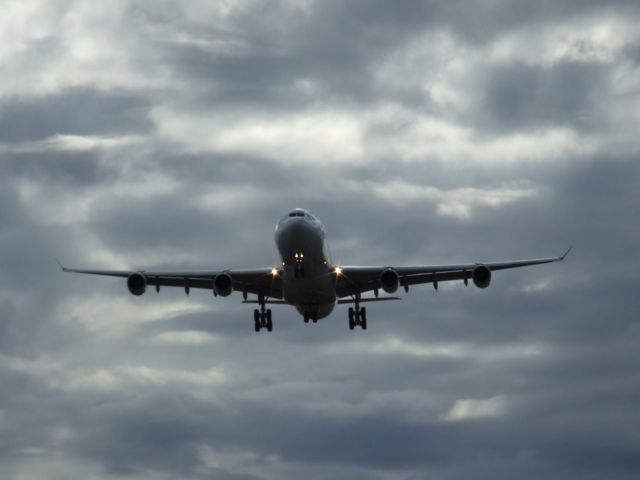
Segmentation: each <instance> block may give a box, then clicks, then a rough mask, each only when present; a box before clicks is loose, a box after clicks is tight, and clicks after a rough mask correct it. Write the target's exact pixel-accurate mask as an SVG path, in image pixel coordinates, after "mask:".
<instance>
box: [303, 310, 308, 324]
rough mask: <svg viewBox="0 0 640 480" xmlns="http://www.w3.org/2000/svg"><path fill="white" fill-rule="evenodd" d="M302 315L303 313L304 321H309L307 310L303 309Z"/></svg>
mask: <svg viewBox="0 0 640 480" xmlns="http://www.w3.org/2000/svg"><path fill="white" fill-rule="evenodd" d="M303 315H304V323H309V312H307V311H305V312H304V314H303Z"/></svg>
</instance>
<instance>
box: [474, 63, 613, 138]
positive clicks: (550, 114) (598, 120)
mask: <svg viewBox="0 0 640 480" xmlns="http://www.w3.org/2000/svg"><path fill="white" fill-rule="evenodd" d="M606 72H607V68H606V66H605V65H602V64H598V63H581V62H571V61H567V62H560V63H557V64H554V65H552V66H550V67H548V68H543V67H534V66H528V65H523V64H514V63H509V64H507V65H503V66H502V67H498V68H495V69H492V71H491V72H490V75H489V76H488V78H487V79H486V81H485V85H484V86H483V88H482V90H483V91H484V92H485V93H484V101H483V102H482V103H481V105H480V106H479V107H480V108H481V110H482V114H481V116H480V120H479V121H478V123H479V125H480V128H484V127H485V125H487V124H488V125H492V126H493V128H494V129H497V130H500V131H507V132H508V131H510V130H518V129H523V128H532V127H534V128H544V127H545V126H553V125H557V126H574V127H577V128H586V129H588V130H594V129H596V128H599V127H601V125H602V123H603V120H604V119H603V118H602V117H601V112H600V107H601V105H602V103H604V102H607V101H608V99H607V98H606V96H603V92H606V91H607V90H608V88H607V79H606Z"/></svg>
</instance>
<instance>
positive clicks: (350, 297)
mask: <svg viewBox="0 0 640 480" xmlns="http://www.w3.org/2000/svg"><path fill="white" fill-rule="evenodd" d="M275 243H276V247H277V249H278V252H279V254H280V259H281V265H279V266H278V267H268V268H257V269H227V270H205V271H191V270H187V271H147V270H82V269H72V268H66V267H64V266H63V265H62V264H60V263H59V262H58V263H59V264H60V267H61V268H62V270H63V271H65V272H73V273H83V274H91V275H105V276H112V277H122V278H126V279H127V288H128V289H129V292H130V293H131V294H132V295H135V296H140V295H142V294H144V293H145V292H146V290H147V287H148V286H154V287H155V289H156V292H158V293H159V292H160V287H161V286H162V287H181V288H184V291H185V293H186V294H187V295H188V294H189V291H190V289H191V288H201V289H206V290H212V291H213V295H214V296H221V297H227V296H229V295H231V293H232V292H234V291H237V292H242V296H243V299H244V301H243V302H242V303H252V304H257V306H259V309H258V308H256V309H255V310H254V312H253V320H254V328H255V331H256V332H260V330H262V329H266V330H267V331H269V332H271V331H272V329H273V320H272V315H271V309H269V308H267V305H272V304H282V305H285V304H286V305H292V306H294V307H295V308H296V310H297V311H298V312H299V313H300V315H302V317H303V318H304V322H305V323H309V321H311V322H312V323H316V322H317V321H318V320H320V319H322V318H325V317H327V316H329V314H330V313H331V312H332V311H333V309H334V308H335V306H336V304H352V305H353V306H350V307H349V310H348V319H349V329H350V330H353V329H354V328H355V327H356V326H358V327H360V328H361V329H362V330H366V329H367V310H366V308H365V307H363V306H361V304H362V303H365V302H378V301H387V300H400V298H399V297H396V296H379V291H380V290H383V291H384V292H386V293H387V294H393V293H395V292H396V291H397V290H398V288H400V287H402V288H403V289H404V290H405V292H409V287H410V286H412V285H418V284H428V283H431V284H433V287H434V288H435V289H436V290H437V289H438V284H439V283H440V282H445V281H452V280H462V281H463V282H464V284H465V285H468V284H469V280H472V281H473V283H474V285H475V286H476V287H478V288H482V289H484V288H487V287H488V286H489V284H490V283H491V277H492V273H493V272H494V271H498V270H505V269H509V268H517V267H526V266H530V265H539V264H543V263H551V262H558V261H562V260H564V259H565V257H566V256H567V254H568V253H569V251H570V250H571V248H569V249H568V250H567V251H566V252H565V253H564V254H563V255H560V256H559V257H549V258H539V259H534V260H516V261H508V262H489V263H465V264H455V265H425V266H409V267H392V266H372V267H368V266H343V265H336V264H334V263H333V262H332V261H331V257H330V254H329V246H328V244H327V235H326V231H325V228H324V226H323V224H322V223H321V222H320V220H318V219H317V218H316V217H315V216H314V215H312V214H311V213H310V212H309V211H307V210H305V209H303V208H295V209H293V210H291V211H290V212H289V213H287V214H286V215H285V216H284V217H282V218H281V219H280V221H279V222H278V223H277V225H276V229H275ZM367 292H373V293H374V296H373V297H367V298H365V297H362V294H364V293H367ZM249 294H252V295H256V296H257V298H256V299H252V300H249V299H248V295H249Z"/></svg>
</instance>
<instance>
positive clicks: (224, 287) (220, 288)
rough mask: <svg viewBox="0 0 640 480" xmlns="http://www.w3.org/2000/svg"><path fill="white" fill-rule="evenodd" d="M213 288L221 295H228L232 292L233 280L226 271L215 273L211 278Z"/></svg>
mask: <svg viewBox="0 0 640 480" xmlns="http://www.w3.org/2000/svg"><path fill="white" fill-rule="evenodd" d="M213 289H214V290H215V292H216V293H217V294H218V295H220V296H221V297H228V296H229V295H231V292H233V280H232V278H231V275H229V274H228V273H221V274H220V275H216V278H215V279H214V280H213Z"/></svg>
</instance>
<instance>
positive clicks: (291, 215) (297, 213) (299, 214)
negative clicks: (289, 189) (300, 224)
mask: <svg viewBox="0 0 640 480" xmlns="http://www.w3.org/2000/svg"><path fill="white" fill-rule="evenodd" d="M289 216H290V217H304V212H295V211H294V212H291V213H290V214H289Z"/></svg>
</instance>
